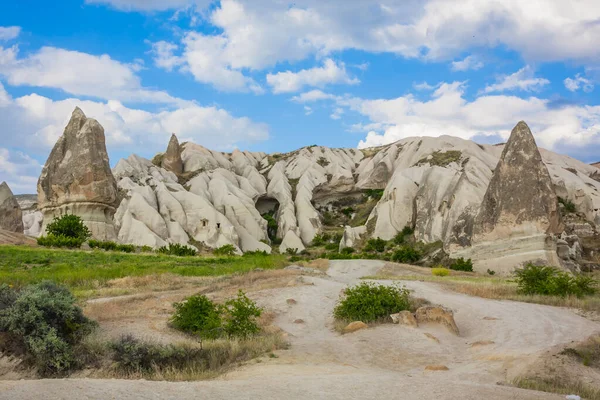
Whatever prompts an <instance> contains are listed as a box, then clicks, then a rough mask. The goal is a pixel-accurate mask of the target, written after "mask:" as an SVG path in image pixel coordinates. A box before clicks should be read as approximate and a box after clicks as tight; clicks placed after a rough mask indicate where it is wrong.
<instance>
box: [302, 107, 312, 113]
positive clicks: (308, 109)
mask: <svg viewBox="0 0 600 400" xmlns="http://www.w3.org/2000/svg"><path fill="white" fill-rule="evenodd" d="M312 113H313V109H312V108H311V107H309V106H304V115H310V114H312Z"/></svg>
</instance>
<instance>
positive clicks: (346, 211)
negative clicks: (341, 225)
mask: <svg viewBox="0 0 600 400" xmlns="http://www.w3.org/2000/svg"><path fill="white" fill-rule="evenodd" d="M354 211H356V210H354V208H352V207H346V208H342V209H341V210H340V212H341V213H342V214H344V215H345V216H346V217H348V218H350V217H352V214H353V213H354Z"/></svg>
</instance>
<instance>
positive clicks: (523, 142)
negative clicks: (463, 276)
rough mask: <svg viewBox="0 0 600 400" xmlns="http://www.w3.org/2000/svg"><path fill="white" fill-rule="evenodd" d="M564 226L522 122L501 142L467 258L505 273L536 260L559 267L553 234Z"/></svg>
mask: <svg viewBox="0 0 600 400" xmlns="http://www.w3.org/2000/svg"><path fill="white" fill-rule="evenodd" d="M563 229H564V227H563V224H562V222H561V218H560V214H559V211H558V199H557V197H556V193H555V191H554V187H553V185H552V180H551V177H550V174H549V172H548V168H547V167H546V165H545V164H544V162H543V160H542V156H541V154H540V152H539V150H538V148H537V145H536V143H535V140H534V138H533V135H532V133H531V131H530V130H529V127H528V126H527V124H526V123H525V122H523V121H521V122H519V123H518V124H517V126H515V128H514V129H513V130H512V132H511V135H510V138H509V140H508V142H507V143H506V145H505V146H504V150H503V151H502V155H501V156H500V161H499V162H498V165H497V166H496V168H495V170H494V174H493V175H492V179H491V180H490V183H489V186H488V188H487V191H486V193H485V196H484V198H483V201H482V204H481V207H480V209H479V212H478V214H477V217H476V218H475V223H474V227H473V236H472V245H473V248H472V249H470V250H469V252H470V258H472V259H473V261H474V263H475V267H476V269H479V270H480V271H483V272H485V271H486V270H487V269H491V270H494V271H499V272H503V273H509V272H512V270H513V269H514V268H515V267H516V266H519V265H521V264H523V263H526V262H529V261H532V262H537V261H538V260H539V261H540V262H541V263H543V264H546V265H556V266H559V265H560V263H559V261H558V257H557V254H556V240H555V239H553V237H552V235H558V234H560V233H561V232H562V231H563Z"/></svg>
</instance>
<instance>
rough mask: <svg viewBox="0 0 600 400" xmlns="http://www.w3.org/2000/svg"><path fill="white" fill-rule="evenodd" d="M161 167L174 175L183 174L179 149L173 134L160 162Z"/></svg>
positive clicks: (177, 141)
mask: <svg viewBox="0 0 600 400" xmlns="http://www.w3.org/2000/svg"><path fill="white" fill-rule="evenodd" d="M162 167H163V168H164V169H166V170H168V171H171V172H174V173H176V174H181V173H183V161H182V160H181V149H180V147H179V140H177V136H175V134H172V135H171V140H169V146H168V147H167V152H166V153H165V156H164V157H163V160H162Z"/></svg>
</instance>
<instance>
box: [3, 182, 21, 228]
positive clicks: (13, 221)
mask: <svg viewBox="0 0 600 400" xmlns="http://www.w3.org/2000/svg"><path fill="white" fill-rule="evenodd" d="M0 229H4V230H6V231H9V232H16V233H23V213H22V212H21V207H19V203H18V202H17V199H16V198H15V196H14V195H13V192H12V191H11V190H10V188H9V187H8V184H7V183H6V182H2V183H1V184H0Z"/></svg>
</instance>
